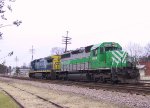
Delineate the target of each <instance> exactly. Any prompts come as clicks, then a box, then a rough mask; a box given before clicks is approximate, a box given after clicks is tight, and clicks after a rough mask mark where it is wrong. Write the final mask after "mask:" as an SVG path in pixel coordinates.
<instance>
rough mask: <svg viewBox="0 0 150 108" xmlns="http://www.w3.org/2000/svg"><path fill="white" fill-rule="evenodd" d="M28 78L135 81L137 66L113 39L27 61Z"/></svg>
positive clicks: (137, 77) (137, 72)
mask: <svg viewBox="0 0 150 108" xmlns="http://www.w3.org/2000/svg"><path fill="white" fill-rule="evenodd" d="M29 77H31V78H42V79H64V80H84V81H99V82H108V81H109V82H113V83H118V82H123V83H128V82H129V83H130V82H137V81H138V79H139V70H138V69H137V68H136V65H135V63H134V62H133V60H132V59H131V58H129V57H128V54H127V52H125V51H123V50H122V47H121V46H120V45H119V44H118V43H115V42H103V43H100V44H96V45H90V46H87V47H82V48H79V49H76V50H73V51H68V52H66V53H64V54H62V55H53V56H49V57H45V58H40V59H36V60H33V61H32V62H31V71H30V72H29Z"/></svg>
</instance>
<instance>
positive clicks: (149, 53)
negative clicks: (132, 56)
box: [145, 43, 150, 57]
mask: <svg viewBox="0 0 150 108" xmlns="http://www.w3.org/2000/svg"><path fill="white" fill-rule="evenodd" d="M145 56H146V57H148V56H150V43H148V44H147V45H146V46H145Z"/></svg>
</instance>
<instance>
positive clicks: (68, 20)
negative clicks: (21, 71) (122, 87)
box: [0, 0, 150, 66]
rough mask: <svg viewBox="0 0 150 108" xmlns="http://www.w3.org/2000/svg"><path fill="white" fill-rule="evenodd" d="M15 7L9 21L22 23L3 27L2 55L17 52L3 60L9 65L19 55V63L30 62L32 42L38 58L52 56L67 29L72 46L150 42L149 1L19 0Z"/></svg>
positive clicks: (0, 55)
mask: <svg viewBox="0 0 150 108" xmlns="http://www.w3.org/2000/svg"><path fill="white" fill-rule="evenodd" d="M12 8H13V12H12V13H10V12H8V13H7V14H8V15H7V16H8V18H9V19H10V20H9V22H11V21H13V20H14V19H20V20H22V22H23V23H22V24H21V25H20V26H19V27H17V28H16V27H13V26H11V27H5V28H2V29H1V31H2V32H3V33H4V34H3V39H2V40H0V49H1V52H0V53H1V54H0V57H1V58H3V57H4V56H6V55H7V54H8V53H9V52H10V51H14V55H13V56H11V57H7V58H6V59H1V61H0V62H1V63H2V62H3V61H4V60H5V61H6V65H11V66H16V62H15V60H14V59H15V57H16V56H17V57H18V59H19V61H18V63H17V65H18V66H20V65H23V63H26V64H29V62H30V61H31V52H30V51H29V49H31V48H32V45H33V46H34V49H35V54H34V58H35V59H36V58H41V57H46V56H49V55H50V54H51V48H52V47H55V46H56V47H64V45H62V36H65V35H66V31H69V36H70V37H71V38H72V41H71V43H72V44H71V45H70V46H69V49H76V48H79V47H84V46H87V45H91V44H97V43H100V42H104V41H114V42H118V43H120V44H121V45H122V46H126V45H127V44H128V43H130V42H133V43H139V44H140V45H142V46H144V45H146V44H147V43H148V42H150V1H149V0H16V2H15V3H13V4H12ZM9 22H7V23H9ZM4 23H5V22H4Z"/></svg>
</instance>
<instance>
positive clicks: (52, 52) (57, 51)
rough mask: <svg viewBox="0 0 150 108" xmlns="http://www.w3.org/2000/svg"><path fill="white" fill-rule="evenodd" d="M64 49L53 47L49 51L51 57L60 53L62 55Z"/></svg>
mask: <svg viewBox="0 0 150 108" xmlns="http://www.w3.org/2000/svg"><path fill="white" fill-rule="evenodd" d="M64 51H65V49H64V48H61V47H53V48H52V49H51V54H52V55H60V54H62V53H64Z"/></svg>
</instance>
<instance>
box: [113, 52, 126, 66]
mask: <svg viewBox="0 0 150 108" xmlns="http://www.w3.org/2000/svg"><path fill="white" fill-rule="evenodd" d="M126 57H127V53H126V52H124V51H112V52H111V61H112V66H113V67H114V66H117V67H124V66H126Z"/></svg>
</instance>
